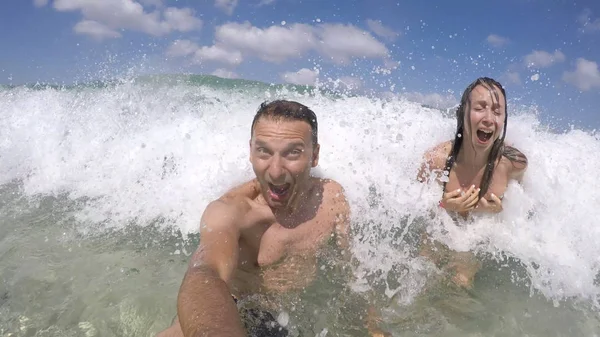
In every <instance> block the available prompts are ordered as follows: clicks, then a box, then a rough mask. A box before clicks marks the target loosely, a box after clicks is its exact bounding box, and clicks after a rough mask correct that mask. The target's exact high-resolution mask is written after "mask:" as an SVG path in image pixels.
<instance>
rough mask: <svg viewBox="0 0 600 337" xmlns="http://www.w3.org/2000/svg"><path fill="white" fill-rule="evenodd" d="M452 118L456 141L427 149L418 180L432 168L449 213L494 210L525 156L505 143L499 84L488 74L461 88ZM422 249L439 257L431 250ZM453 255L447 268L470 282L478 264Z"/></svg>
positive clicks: (503, 104)
mask: <svg viewBox="0 0 600 337" xmlns="http://www.w3.org/2000/svg"><path fill="white" fill-rule="evenodd" d="M456 118H457V127H456V133H455V136H454V140H453V141H447V142H444V143H441V144H439V145H437V146H436V147H434V148H433V149H431V150H429V151H427V153H426V154H425V162H424V163H423V165H422V166H421V170H420V171H419V174H418V176H417V179H418V180H419V181H420V182H425V181H428V179H429V177H430V173H435V175H436V178H437V180H438V181H440V182H441V183H442V186H443V188H442V191H443V193H442V199H441V201H440V203H439V206H440V207H443V208H444V209H446V210H447V211H449V212H452V213H455V214H459V215H462V216H463V217H467V216H468V214H469V213H470V212H491V213H498V212H500V211H502V198H503V195H504V192H505V190H506V188H507V186H508V183H509V181H510V180H511V179H514V180H517V181H521V178H522V177H523V174H524V173H525V170H526V168H527V157H525V155H524V154H523V153H521V152H520V151H519V150H517V149H515V148H514V147H511V146H508V145H506V144H504V137H505V135H506V126H507V120H508V114H507V109H506V92H505V91H504V88H503V87H502V85H501V84H500V83H498V82H497V81H495V80H493V79H491V78H487V77H482V78H478V79H477V80H475V81H474V82H473V83H471V84H470V85H469V86H468V87H467V88H466V89H465V91H464V92H463V95H462V98H461V101H460V106H459V107H458V110H457V112H456ZM424 248H425V249H427V248H429V247H428V245H426V247H424ZM422 254H423V255H428V256H430V257H432V258H434V260H439V259H438V258H436V257H434V256H432V255H433V254H432V252H431V251H430V252H422ZM451 255H453V256H451V258H450V260H449V263H448V264H447V266H446V268H451V269H455V275H454V278H453V280H454V281H455V282H456V283H457V284H459V285H461V286H465V287H470V286H471V284H472V281H473V277H474V276H475V273H476V271H477V269H478V268H479V267H478V263H477V262H474V257H473V256H472V254H470V253H453V254H451ZM446 261H448V260H447V259H446Z"/></svg>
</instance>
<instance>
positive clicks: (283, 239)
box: [254, 221, 333, 267]
mask: <svg viewBox="0 0 600 337" xmlns="http://www.w3.org/2000/svg"><path fill="white" fill-rule="evenodd" d="M332 233H333V226H328V225H322V224H320V223H318V222H316V221H312V222H309V223H304V224H302V225H300V226H298V227H295V228H286V227H283V226H281V225H279V224H277V223H275V224H273V225H271V226H270V227H269V228H268V229H267V230H266V231H265V232H264V234H263V235H262V237H261V239H260V242H254V246H255V247H257V248H258V249H257V256H256V263H257V265H258V266H259V267H268V266H272V265H276V264H279V263H282V262H283V261H285V260H289V259H292V260H293V259H294V257H299V256H307V255H308V256H310V255H314V254H315V253H316V252H317V251H318V250H319V248H320V247H322V246H323V245H324V243H325V241H326V240H327V238H329V237H331V234H332Z"/></svg>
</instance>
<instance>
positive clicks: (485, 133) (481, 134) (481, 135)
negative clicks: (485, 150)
mask: <svg viewBox="0 0 600 337" xmlns="http://www.w3.org/2000/svg"><path fill="white" fill-rule="evenodd" d="M493 134H494V131H491V130H477V139H479V141H480V142H482V143H487V142H488V141H489V140H490V139H491V138H492V135H493Z"/></svg>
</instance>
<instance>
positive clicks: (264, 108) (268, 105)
mask: <svg viewBox="0 0 600 337" xmlns="http://www.w3.org/2000/svg"><path fill="white" fill-rule="evenodd" d="M261 117H265V118H270V119H273V120H290V121H303V122H306V123H308V125H310V128H311V133H312V141H313V144H315V145H316V144H318V137H317V132H318V123H317V115H316V114H315V113H314V111H312V110H311V109H309V108H308V107H307V106H305V105H303V104H300V103H298V102H294V101H286V100H275V101H272V102H263V103H262V104H261V105H260V107H259V108H258V110H257V111H256V115H255V116H254V120H253V121H252V127H251V129H250V131H251V136H252V133H253V132H254V126H255V125H256V122H258V120H259V119H260V118H261Z"/></svg>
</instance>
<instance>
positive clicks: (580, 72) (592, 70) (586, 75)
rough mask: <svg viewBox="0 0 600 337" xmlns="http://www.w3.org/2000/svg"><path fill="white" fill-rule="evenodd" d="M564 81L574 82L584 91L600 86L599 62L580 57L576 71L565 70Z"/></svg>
mask: <svg viewBox="0 0 600 337" xmlns="http://www.w3.org/2000/svg"><path fill="white" fill-rule="evenodd" d="M562 78H563V81H565V82H567V83H570V84H573V85H574V86H576V87H577V88H579V89H580V90H582V91H587V90H590V89H592V88H595V87H599V88H600V71H598V64H597V63H596V62H593V61H588V60H586V59H584V58H578V59H577V64H576V67H575V70H574V71H565V72H564V73H563V77H562Z"/></svg>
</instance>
